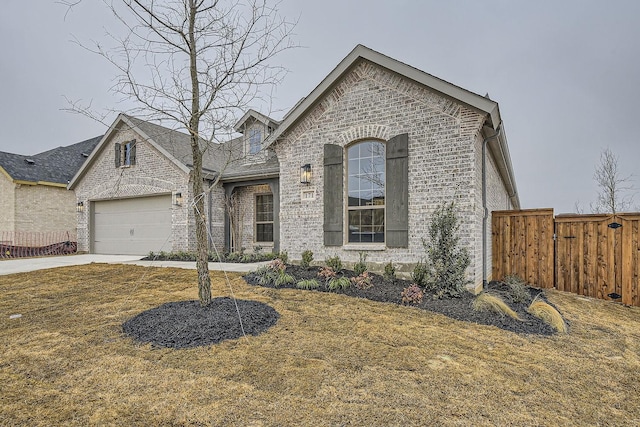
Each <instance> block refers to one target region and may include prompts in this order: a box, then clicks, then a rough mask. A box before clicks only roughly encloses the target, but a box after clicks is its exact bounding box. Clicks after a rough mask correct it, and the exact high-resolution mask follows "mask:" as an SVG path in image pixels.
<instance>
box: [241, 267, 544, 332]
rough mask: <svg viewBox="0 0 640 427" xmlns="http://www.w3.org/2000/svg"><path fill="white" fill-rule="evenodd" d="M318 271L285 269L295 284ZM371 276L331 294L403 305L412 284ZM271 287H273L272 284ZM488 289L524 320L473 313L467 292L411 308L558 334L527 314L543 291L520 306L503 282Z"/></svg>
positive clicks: (251, 277)
mask: <svg viewBox="0 0 640 427" xmlns="http://www.w3.org/2000/svg"><path fill="white" fill-rule="evenodd" d="M318 271H320V267H310V268H308V269H307V268H303V267H300V266H297V265H287V269H286V272H287V273H288V274H290V275H292V276H293V277H295V279H296V281H299V280H302V279H317V275H318ZM340 274H341V275H343V276H345V277H348V278H351V277H355V276H356V274H355V273H354V272H353V271H350V270H343V271H342V272H341V273H340ZM369 275H370V276H371V278H372V283H373V286H372V287H370V288H368V289H358V288H356V287H355V286H353V285H352V286H350V287H349V288H347V289H345V290H338V291H332V292H336V293H340V294H344V295H348V296H352V297H359V298H366V299H370V300H372V301H379V302H389V303H395V304H402V296H401V294H402V291H403V289H404V288H406V287H407V286H409V285H411V282H409V281H407V280H402V279H396V280H395V281H387V280H385V279H384V278H383V277H382V276H380V275H378V274H373V273H369ZM244 279H245V280H246V282H247V283H249V284H251V285H257V286H260V284H259V283H258V280H257V276H256V275H255V274H254V273H249V274H247V275H246V276H244ZM269 287H273V286H272V285H271V286H269ZM282 287H283V288H291V289H297V288H296V285H295V284H290V285H284V286H282ZM486 290H487V291H490V292H491V293H493V294H496V295H499V296H500V297H502V299H503V300H504V302H505V303H507V305H509V307H511V308H512V309H513V310H514V311H516V312H517V313H518V315H519V317H520V319H522V320H516V319H512V318H511V317H509V316H501V315H499V314H495V313H490V312H480V311H475V310H473V308H472V307H471V304H472V302H473V300H474V298H475V296H474V295H472V294H471V293H469V292H467V293H465V294H464V295H463V296H462V297H460V298H442V299H437V298H434V297H433V295H429V294H425V296H424V298H423V301H422V303H421V304H418V305H412V306H413V307H417V308H420V309H423V310H428V311H433V312H436V313H440V314H444V315H445V316H448V317H451V318H453V319H457V320H462V321H465V322H473V323H479V324H483V325H492V326H496V327H498V328H501V329H505V330H507V331H512V332H515V333H518V334H537V335H553V334H554V333H555V330H554V329H553V328H551V327H550V326H549V325H548V324H546V323H544V322H543V321H542V320H540V319H538V318H537V317H535V316H532V315H530V314H529V313H527V307H529V305H530V304H531V302H532V301H533V299H534V298H535V297H536V296H537V297H538V298H539V299H542V300H543V301H545V302H548V301H547V299H546V298H545V296H544V293H543V292H542V291H541V290H540V289H535V288H530V287H529V288H527V290H528V296H527V298H526V300H525V301H524V302H521V303H519V302H515V301H514V298H513V294H512V292H510V288H509V286H508V285H506V284H504V283H501V282H491V283H489V284H488V285H487V289H486ZM316 291H320V292H329V290H328V289H327V288H326V287H325V286H324V285H321V286H320V287H319V288H318V289H316Z"/></svg>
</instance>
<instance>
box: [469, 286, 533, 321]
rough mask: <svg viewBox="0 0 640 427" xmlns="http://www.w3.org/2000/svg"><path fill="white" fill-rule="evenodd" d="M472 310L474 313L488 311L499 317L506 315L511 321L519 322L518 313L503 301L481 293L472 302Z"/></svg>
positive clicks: (494, 296) (497, 297) (495, 296)
mask: <svg viewBox="0 0 640 427" xmlns="http://www.w3.org/2000/svg"><path fill="white" fill-rule="evenodd" d="M472 306H473V309H474V310H475V311H488V312H490V313H496V314H499V315H501V316H504V315H507V316H509V317H511V318H513V319H516V320H521V319H520V317H519V316H518V313H516V312H515V311H513V309H512V308H511V307H509V306H508V305H507V304H506V303H505V302H504V301H503V300H502V298H500V297H499V296H497V295H492V294H490V293H487V292H482V293H481V294H480V295H478V296H477V297H476V298H475V299H474V300H473V304H472Z"/></svg>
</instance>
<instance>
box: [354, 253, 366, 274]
mask: <svg viewBox="0 0 640 427" xmlns="http://www.w3.org/2000/svg"><path fill="white" fill-rule="evenodd" d="M359 255H360V260H359V261H358V262H356V263H355V265H354V266H353V272H354V273H356V274H357V275H358V276H359V275H361V274H362V273H364V272H365V271H367V253H366V252H359Z"/></svg>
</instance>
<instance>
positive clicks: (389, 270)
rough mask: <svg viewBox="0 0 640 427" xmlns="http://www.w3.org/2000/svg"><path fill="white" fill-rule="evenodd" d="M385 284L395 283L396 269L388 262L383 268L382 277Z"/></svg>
mask: <svg viewBox="0 0 640 427" xmlns="http://www.w3.org/2000/svg"><path fill="white" fill-rule="evenodd" d="M382 277H383V278H384V280H385V281H387V282H395V281H396V268H395V267H394V266H393V263H392V262H388V263H387V264H385V266H384V274H383V276H382Z"/></svg>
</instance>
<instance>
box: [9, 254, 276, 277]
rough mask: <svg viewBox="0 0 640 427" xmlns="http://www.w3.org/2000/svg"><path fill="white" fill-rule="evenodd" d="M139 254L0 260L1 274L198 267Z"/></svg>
mask: <svg viewBox="0 0 640 427" xmlns="http://www.w3.org/2000/svg"><path fill="white" fill-rule="evenodd" d="M141 258H143V257H141V256H139V255H95V254H82V255H66V256H53V257H43V258H21V259H8V260H0V276H1V275H6V274H14V273H25V272H29V271H36V270H44V269H46V268H56V267H68V266H71V265H83V264H91V263H92V262H96V263H106V264H135V265H141V266H145V267H175V268H186V269H193V270H195V268H196V263H195V262H183V261H142V260H141ZM265 264H268V262H256V263H251V264H239V263H224V262H210V263H209V270H219V271H229V272H237V273H247V272H249V271H253V270H255V269H257V268H258V267H260V266H261V265H265Z"/></svg>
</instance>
